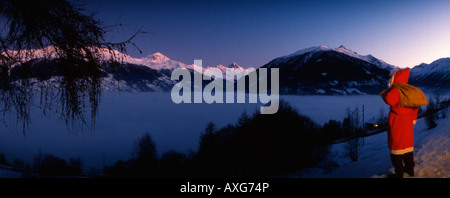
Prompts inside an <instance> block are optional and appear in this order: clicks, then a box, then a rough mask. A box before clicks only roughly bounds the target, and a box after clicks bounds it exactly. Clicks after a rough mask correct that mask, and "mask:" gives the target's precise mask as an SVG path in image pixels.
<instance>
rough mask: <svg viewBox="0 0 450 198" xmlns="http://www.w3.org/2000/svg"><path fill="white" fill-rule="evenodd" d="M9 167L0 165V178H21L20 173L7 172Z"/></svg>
mask: <svg viewBox="0 0 450 198" xmlns="http://www.w3.org/2000/svg"><path fill="white" fill-rule="evenodd" d="M8 168H9V167H6V166H3V165H0V178H21V177H22V173H20V172H16V171H11V170H8Z"/></svg>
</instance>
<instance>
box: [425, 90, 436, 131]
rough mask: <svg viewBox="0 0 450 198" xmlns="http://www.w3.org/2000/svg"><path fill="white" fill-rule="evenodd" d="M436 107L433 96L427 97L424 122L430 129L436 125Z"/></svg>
mask: <svg viewBox="0 0 450 198" xmlns="http://www.w3.org/2000/svg"><path fill="white" fill-rule="evenodd" d="M436 112H437V107H436V103H435V100H434V99H433V98H431V97H430V98H428V104H427V107H426V110H425V123H426V124H427V126H428V129H432V128H434V127H436V126H437V124H436V122H435V120H436V119H437V115H436Z"/></svg>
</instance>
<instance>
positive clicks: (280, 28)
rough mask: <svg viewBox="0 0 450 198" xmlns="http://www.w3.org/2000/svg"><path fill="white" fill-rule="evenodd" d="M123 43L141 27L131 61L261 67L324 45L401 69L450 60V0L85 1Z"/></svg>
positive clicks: (110, 34)
mask: <svg viewBox="0 0 450 198" xmlns="http://www.w3.org/2000/svg"><path fill="white" fill-rule="evenodd" d="M83 3H84V4H85V8H87V10H88V11H94V12H96V13H97V15H96V17H97V18H98V19H100V20H102V21H104V23H105V24H123V26H120V27H116V28H114V29H113V30H112V31H111V32H110V33H109V34H108V35H109V37H110V38H111V39H113V40H115V41H118V40H124V39H126V38H128V37H129V36H131V35H132V34H133V33H134V32H135V31H137V30H138V29H140V28H142V30H144V31H147V32H148V33H147V34H141V35H138V37H136V38H135V40H134V41H135V43H136V44H137V45H138V47H139V48H140V49H141V50H142V52H143V53H142V54H139V53H138V51H137V50H135V49H133V48H129V50H128V53H129V54H130V55H131V56H133V57H142V56H146V55H148V54H152V53H155V52H161V53H163V54H164V55H166V56H168V57H169V58H171V59H173V60H178V61H181V62H184V63H188V64H192V63H193V60H194V59H202V60H203V64H204V65H218V64H222V65H229V64H231V63H232V62H236V63H238V64H239V65H241V66H244V67H260V66H262V65H264V64H265V63H267V62H269V61H270V60H272V59H274V58H277V57H279V56H284V55H288V54H291V53H293V52H295V51H297V50H300V49H304V48H308V47H312V46H319V45H326V46H328V47H332V48H337V47H339V46H340V45H344V46H345V47H346V48H348V49H351V50H353V51H355V52H358V53H359V54H362V55H367V54H372V55H373V56H375V57H377V58H379V59H381V60H384V61H385V62H387V63H390V64H393V65H396V66H399V67H412V66H415V65H418V64H420V63H431V62H432V61H434V60H436V59H439V58H443V57H450V1H446V0H436V1H415V0H411V1H403V0H402V1H395V0H394V1H361V0H360V1H353V0H352V1H334V0H328V1H325V0H317V1H264V0H262V1H255V0H242V1H235V0H225V1H224V0H221V1H219V0H209V1H192V0H185V1H174V0H163V1H135V0H128V1H119V0H109V1H106V0H97V1H86V2H83Z"/></svg>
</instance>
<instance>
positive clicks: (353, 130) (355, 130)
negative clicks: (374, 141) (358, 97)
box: [343, 107, 364, 161]
mask: <svg viewBox="0 0 450 198" xmlns="http://www.w3.org/2000/svg"><path fill="white" fill-rule="evenodd" d="M346 114H347V115H346V117H345V118H344V121H343V130H344V133H345V134H346V136H347V137H348V138H349V140H348V141H347V142H346V144H345V153H346V155H347V156H348V157H350V159H351V160H352V161H358V156H359V150H360V147H361V146H362V142H361V140H360V136H361V135H362V134H363V132H364V130H363V129H362V128H361V126H360V121H359V120H360V117H359V108H358V107H355V109H354V110H351V109H350V108H347V112H346Z"/></svg>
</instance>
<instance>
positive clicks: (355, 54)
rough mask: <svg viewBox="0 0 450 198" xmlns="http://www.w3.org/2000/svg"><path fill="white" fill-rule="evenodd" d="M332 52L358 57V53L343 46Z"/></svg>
mask: <svg viewBox="0 0 450 198" xmlns="http://www.w3.org/2000/svg"><path fill="white" fill-rule="evenodd" d="M334 51H337V52H341V53H344V54H347V55H349V56H358V53H356V52H354V51H352V50H350V49H347V48H345V46H344V45H341V46H339V47H338V48H336V49H334Z"/></svg>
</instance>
